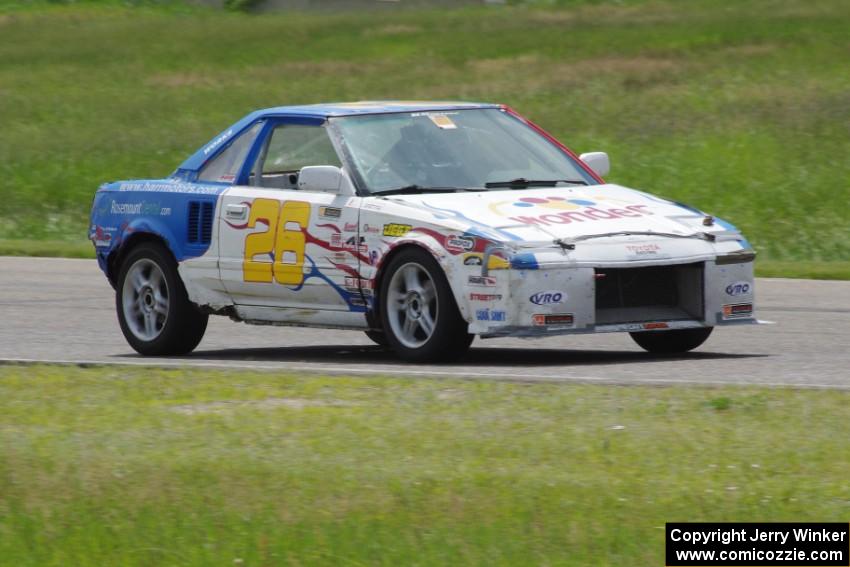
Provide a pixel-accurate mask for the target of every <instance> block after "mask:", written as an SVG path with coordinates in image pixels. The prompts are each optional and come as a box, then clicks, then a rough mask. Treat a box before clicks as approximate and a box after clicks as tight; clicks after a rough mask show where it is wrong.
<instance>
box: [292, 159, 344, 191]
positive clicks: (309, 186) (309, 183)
mask: <svg viewBox="0 0 850 567" xmlns="http://www.w3.org/2000/svg"><path fill="white" fill-rule="evenodd" d="M298 189H299V191H311V192H313V193H334V194H336V195H354V193H355V191H354V184H352V183H351V179H350V178H349V177H348V174H347V173H346V172H345V171H343V170H342V169H340V168H338V167H336V166H335V165H308V166H307V167H302V168H301V171H300V172H299V173H298Z"/></svg>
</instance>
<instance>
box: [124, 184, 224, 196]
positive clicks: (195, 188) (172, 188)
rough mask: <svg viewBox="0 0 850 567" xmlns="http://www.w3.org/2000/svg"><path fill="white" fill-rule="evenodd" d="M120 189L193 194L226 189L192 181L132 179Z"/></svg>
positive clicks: (215, 192)
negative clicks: (139, 180) (147, 181)
mask: <svg viewBox="0 0 850 567" xmlns="http://www.w3.org/2000/svg"><path fill="white" fill-rule="evenodd" d="M118 190H119V191H144V192H146V193H188V194H193V195H217V194H219V193H221V192H222V191H223V190H224V189H223V188H222V187H209V186H204V185H193V184H191V183H169V182H160V183H143V182H138V181H131V182H127V183H121V184H120V185H119V186H118Z"/></svg>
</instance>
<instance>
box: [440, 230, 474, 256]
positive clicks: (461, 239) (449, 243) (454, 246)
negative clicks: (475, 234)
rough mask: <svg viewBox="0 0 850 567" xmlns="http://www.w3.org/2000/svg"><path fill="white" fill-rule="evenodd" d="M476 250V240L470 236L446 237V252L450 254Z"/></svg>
mask: <svg viewBox="0 0 850 567" xmlns="http://www.w3.org/2000/svg"><path fill="white" fill-rule="evenodd" d="M473 248H475V239H473V238H469V237H468V236H458V235H457V234H450V235H448V236H447V237H446V250H448V251H449V252H456V253H457V252H464V251H468V250H472V249H473Z"/></svg>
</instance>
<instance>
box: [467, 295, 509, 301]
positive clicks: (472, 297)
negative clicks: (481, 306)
mask: <svg viewBox="0 0 850 567" xmlns="http://www.w3.org/2000/svg"><path fill="white" fill-rule="evenodd" d="M469 299H470V300H472V301H501V299H502V296H501V294H498V293H470V294H469Z"/></svg>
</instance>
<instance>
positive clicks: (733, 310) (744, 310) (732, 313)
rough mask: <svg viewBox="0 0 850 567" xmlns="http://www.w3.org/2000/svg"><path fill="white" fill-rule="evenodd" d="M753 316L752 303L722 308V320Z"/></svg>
mask: <svg viewBox="0 0 850 567" xmlns="http://www.w3.org/2000/svg"><path fill="white" fill-rule="evenodd" d="M752 316H753V304H752V303H735V304H732V305H724V306H723V318H724V319H745V318H747V317H752Z"/></svg>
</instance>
